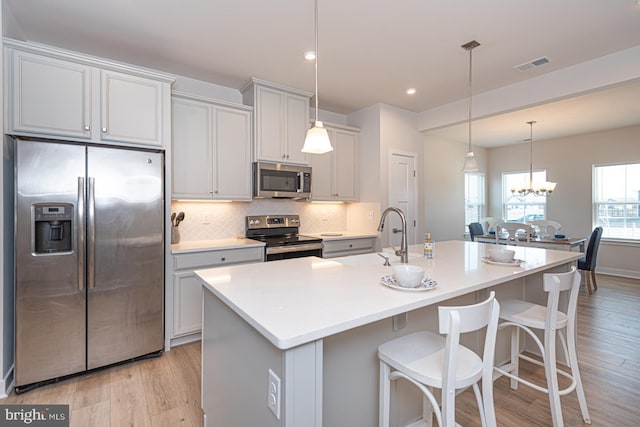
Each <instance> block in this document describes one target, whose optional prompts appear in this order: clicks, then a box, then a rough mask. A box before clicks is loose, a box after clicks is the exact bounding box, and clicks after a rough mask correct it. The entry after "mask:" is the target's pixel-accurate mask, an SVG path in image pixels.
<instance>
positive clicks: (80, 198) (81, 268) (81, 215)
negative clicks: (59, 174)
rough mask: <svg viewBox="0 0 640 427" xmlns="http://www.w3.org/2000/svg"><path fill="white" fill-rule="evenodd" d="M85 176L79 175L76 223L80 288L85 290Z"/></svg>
mask: <svg viewBox="0 0 640 427" xmlns="http://www.w3.org/2000/svg"><path fill="white" fill-rule="evenodd" d="M84 203H85V200H84V177H81V176H79V177H78V204H77V206H76V218H78V220H77V221H78V222H77V225H76V229H77V233H78V234H77V236H78V241H77V242H76V250H77V251H78V290H79V291H82V290H84V263H85V259H84V258H85V252H84Z"/></svg>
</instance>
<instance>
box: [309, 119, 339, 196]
mask: <svg viewBox="0 0 640 427" xmlns="http://www.w3.org/2000/svg"><path fill="white" fill-rule="evenodd" d="M327 133H328V134H329V140H330V141H331V145H333V146H334V151H332V152H330V153H326V154H310V155H309V159H310V163H311V168H312V170H313V173H312V175H311V180H312V181H311V198H312V199H313V200H334V199H335V190H334V187H333V181H334V179H333V177H334V171H333V166H334V157H335V142H334V141H335V131H334V130H333V129H330V128H327Z"/></svg>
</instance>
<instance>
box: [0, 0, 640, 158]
mask: <svg viewBox="0 0 640 427" xmlns="http://www.w3.org/2000/svg"><path fill="white" fill-rule="evenodd" d="M639 1H640V0H606V1H605V0H562V1H558V0H519V1H513V0H483V1H472V0H450V1H441V0H440V1H438V0H402V1H389V0H319V28H320V48H319V91H320V96H319V102H320V109H323V110H330V111H334V112H338V113H349V112H351V111H355V110H358V109H361V108H363V107H367V106H370V105H372V104H375V103H385V104H390V105H394V106H398V107H401V108H404V109H407V110H411V111H415V112H423V111H425V110H429V109H432V108H434V107H438V106H440V105H443V104H448V103H451V102H455V101H458V100H461V99H465V98H466V97H467V79H468V61H469V56H468V52H467V51H465V50H464V49H462V48H461V47H460V45H462V44H464V43H466V42H468V41H469V40H472V39H475V40H478V41H479V42H480V43H481V46H480V47H478V48H476V49H475V50H474V51H473V68H474V70H473V76H474V77H473V87H474V94H480V93H483V92H489V91H492V90H495V89H498V88H501V87H504V86H506V85H512V84H516V83H519V82H523V81H525V80H528V79H531V78H534V77H537V76H541V75H543V74H546V73H551V72H554V71H558V70H561V69H563V68H566V67H570V66H574V65H576V64H580V63H583V62H585V61H589V60H592V59H594V58H599V57H602V56H605V55H609V54H612V53H615V52H619V51H622V50H625V49H629V48H633V47H636V46H640V6H639V5H638V2H639ZM313 7H314V4H313V0H208V1H206V0H180V1H176V0H136V1H127V0H83V1H77V0H55V1H54V0H28V1H27V0H4V11H3V18H4V22H5V25H4V32H5V35H8V36H10V37H13V38H18V39H24V40H30V41H36V42H41V43H46V44H50V45H53V46H59V47H62V48H66V49H70V50H75V51H80V52H86V53H90V54H92V55H96V56H101V57H105V58H111V59H115V60H119V61H123V62H127V63H131V64H137V65H141V66H145V67H148V68H152V69H156V70H160V71H165V72H169V73H174V74H178V75H182V76H187V77H191V78H195V79H198V80H203V81H208V82H212V83H216V84H220V85H223V86H227V87H231V88H236V89H239V88H240V87H242V86H243V85H244V84H245V83H246V82H247V81H248V80H249V79H250V78H251V77H258V78H261V79H265V80H270V81H274V82H277V83H281V84H284V85H287V86H291V87H296V88H300V89H305V90H309V91H313V83H314V78H313V64H312V63H310V62H308V61H305V60H304V58H303V56H302V54H303V52H305V51H307V50H312V49H313V43H314V38H313ZM542 56H547V57H549V59H550V61H551V62H550V63H549V64H547V65H544V66H541V67H538V68H535V69H532V70H529V71H526V72H520V71H517V70H515V69H514V68H513V67H514V66H516V65H519V64H522V63H524V62H527V61H530V60H533V59H537V58H540V57H542ZM637 80H640V79H637ZM637 80H636V81H635V82H631V84H629V85H624V86H617V87H613V88H608V89H606V90H603V91H597V92H593V93H590V94H587V95H581V96H579V97H576V98H571V99H564V100H562V101H559V102H554V103H552V104H543V105H537V106H536V107H532V108H530V109H529V110H528V111H526V112H525V111H516V112H512V113H509V114H506V115H499V116H495V117H490V118H486V119H482V120H479V121H477V122H474V144H477V145H480V146H494V145H502V144H508V143H513V142H521V141H522V139H524V138H525V137H528V126H527V125H526V124H525V122H526V121H529V120H537V121H538V122H539V125H537V128H535V130H534V133H535V134H536V135H538V134H539V136H535V135H534V138H535V139H544V138H551V137H557V136H564V135H570V134H575V133H583V132H590V131H595V130H601V129H606V128H612V127H620V126H626V125H634V124H640V82H638V81H637ZM409 87H415V88H417V90H418V92H417V94H415V95H413V96H408V95H406V94H405V90H406V89H407V88H409ZM538 128H539V130H538ZM431 132H434V133H435V134H437V135H439V136H440V137H443V138H447V139H451V140H456V141H466V140H467V130H466V126H465V125H464V124H463V125H458V126H449V127H447V128H445V129H439V130H436V131H431Z"/></svg>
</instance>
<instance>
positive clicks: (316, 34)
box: [314, 0, 318, 126]
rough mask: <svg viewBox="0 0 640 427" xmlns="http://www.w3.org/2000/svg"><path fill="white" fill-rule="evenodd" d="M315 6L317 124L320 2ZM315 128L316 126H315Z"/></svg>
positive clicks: (315, 3)
mask: <svg viewBox="0 0 640 427" xmlns="http://www.w3.org/2000/svg"><path fill="white" fill-rule="evenodd" d="M314 6H315V13H314V15H315V26H314V28H315V36H316V59H315V67H316V122H317V121H318V0H315V1H314ZM314 126H315V124H314Z"/></svg>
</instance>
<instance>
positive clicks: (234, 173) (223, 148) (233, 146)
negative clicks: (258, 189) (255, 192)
mask: <svg viewBox="0 0 640 427" xmlns="http://www.w3.org/2000/svg"><path fill="white" fill-rule="evenodd" d="M212 120H213V132H214V144H213V147H214V153H213V165H214V166H213V177H214V186H213V197H214V198H219V199H231V200H251V112H249V111H244V110H236V109H233V108H226V107H220V106H216V107H214V108H213V118H212Z"/></svg>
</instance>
